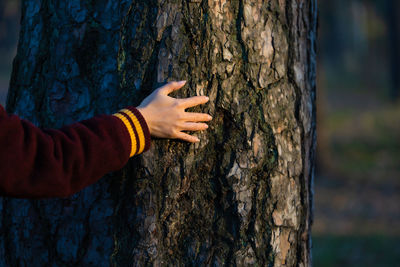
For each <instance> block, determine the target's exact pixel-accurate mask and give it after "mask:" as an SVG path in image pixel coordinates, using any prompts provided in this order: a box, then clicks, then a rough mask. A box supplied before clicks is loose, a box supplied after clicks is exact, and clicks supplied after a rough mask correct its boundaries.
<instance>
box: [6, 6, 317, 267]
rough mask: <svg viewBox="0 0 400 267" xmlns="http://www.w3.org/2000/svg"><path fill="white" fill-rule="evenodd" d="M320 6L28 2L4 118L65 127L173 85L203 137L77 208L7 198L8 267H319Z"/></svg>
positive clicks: (101, 188)
mask: <svg viewBox="0 0 400 267" xmlns="http://www.w3.org/2000/svg"><path fill="white" fill-rule="evenodd" d="M316 13H317V10H316V0H286V1H284V0H269V1H261V0H233V1H226V0H208V1H206V0H203V1H200V0H191V1H173V0H148V1H124V0H119V1H117V0H114V1H112V0H107V1H106V0H103V1H95V2H94V1H79V0H73V1H51V0H36V1H23V4H22V19H21V32H20V39H19V46H18V53H17V56H16V58H15V60H14V64H13V74H12V78H11V86H10V92H9V95H8V98H7V110H8V112H12V113H16V114H18V115H20V116H21V117H24V118H26V119H29V120H30V121H32V122H34V123H35V124H37V125H38V126H41V127H60V126H62V125H64V124H67V123H71V122H73V121H77V120H82V119H86V118H88V117H91V116H93V115H96V114H99V113H112V112H115V111H117V110H118V109H119V108H123V107H124V106H126V105H130V104H133V105H138V104H139V103H140V101H141V100H142V99H143V98H144V97H145V96H146V95H147V94H149V93H150V92H151V91H152V90H154V89H155V88H157V87H159V86H161V85H162V84H164V83H165V82H167V81H170V80H187V85H186V86H185V87H184V88H183V89H181V90H179V91H177V92H175V93H174V94H172V96H174V97H177V98H181V97H189V96H193V95H196V94H199V95H207V96H209V97H210V101H209V102H208V103H207V104H205V105H203V106H201V107H200V106H199V107H195V108H191V109H190V110H188V111H193V112H207V113H209V114H211V115H212V116H213V118H214V119H213V121H212V122H211V123H210V125H209V126H210V127H209V129H208V130H207V131H204V132H201V133H200V132H199V133H195V135H197V136H199V137H200V139H201V142H200V143H198V144H189V143H185V142H181V141H177V140H165V139H153V141H152V145H151V149H150V150H149V151H148V152H146V153H144V154H142V155H139V156H136V157H134V158H133V159H131V160H130V161H129V163H128V164H127V166H126V167H124V168H123V169H122V170H120V171H118V172H115V173H111V174H108V175H106V177H104V178H102V179H101V180H100V181H99V182H97V183H96V184H94V185H92V186H90V187H88V188H86V189H84V190H83V191H81V192H79V193H77V194H75V195H74V196H72V197H70V198H66V199H47V200H19V199H12V198H3V199H2V202H0V203H1V204H0V209H1V211H2V220H1V224H0V227H1V230H2V238H1V240H0V265H9V266H25V265H29V266H109V265H112V266H147V265H154V266H222V265H233V266H248V265H255V266H309V265H310V264H311V259H310V249H311V237H310V227H311V220H312V180H313V170H314V151H315V140H316V138H315V135H316V133H315V38H316Z"/></svg>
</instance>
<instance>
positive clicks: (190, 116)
mask: <svg viewBox="0 0 400 267" xmlns="http://www.w3.org/2000/svg"><path fill="white" fill-rule="evenodd" d="M184 119H185V120H187V121H210V120H212V117H211V116H210V115H208V114H206V113H195V112H185V115H184Z"/></svg>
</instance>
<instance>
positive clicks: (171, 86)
mask: <svg viewBox="0 0 400 267" xmlns="http://www.w3.org/2000/svg"><path fill="white" fill-rule="evenodd" d="M185 83H186V81H179V82H169V83H167V84H166V85H164V86H162V87H160V89H159V90H160V93H161V94H163V95H168V94H170V93H172V92H173V91H176V90H178V89H180V88H182V86H184V85H185Z"/></svg>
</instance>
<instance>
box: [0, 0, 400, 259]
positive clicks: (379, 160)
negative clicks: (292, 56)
mask: <svg viewBox="0 0 400 267" xmlns="http://www.w3.org/2000/svg"><path fill="white" fill-rule="evenodd" d="M318 5H319V33H318V34H319V36H318V73H317V82H318V88H317V106H318V109H317V120H318V125H317V127H318V145H317V152H318V153H317V157H318V158H317V171H316V176H315V185H314V191H315V201H314V205H315V207H314V211H315V212H314V225H313V259H314V266H400V1H398V0H334V1H333V0H319V1H318ZM19 20H20V2H19V0H1V1H0V103H1V104H2V105H3V106H4V105H5V101H6V94H7V89H8V84H9V80H10V74H11V69H12V60H13V58H14V56H15V54H16V48H17V42H18V32H19Z"/></svg>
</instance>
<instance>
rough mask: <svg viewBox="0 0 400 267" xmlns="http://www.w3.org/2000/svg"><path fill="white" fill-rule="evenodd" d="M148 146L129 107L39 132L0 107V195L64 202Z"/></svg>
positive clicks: (138, 117)
mask: <svg viewBox="0 0 400 267" xmlns="http://www.w3.org/2000/svg"><path fill="white" fill-rule="evenodd" d="M149 146H150V132H149V129H148V126H147V124H146V122H145V120H144V118H143V117H142V115H141V114H140V112H139V111H138V110H137V109H136V108H134V107H128V108H127V109H124V110H121V111H120V112H118V113H116V114H114V115H100V116H96V117H93V118H91V119H88V120H84V121H81V122H77V123H74V124H71V125H68V126H65V127H63V128H61V129H59V130H55V129H43V130H42V129H39V128H38V127H36V126H35V125H33V124H32V123H30V122H28V121H26V120H23V119H20V118H19V117H18V116H15V115H11V116H9V115H7V113H6V112H5V110H4V108H3V107H1V106H0V147H1V150H2V151H1V153H0V194H1V195H7V196H13V197H29V198H39V197H67V196H70V195H72V194H74V193H76V192H78V191H80V190H81V189H83V188H84V187H86V186H88V185H90V184H92V183H94V182H95V181H97V180H98V179H99V178H101V177H102V176H103V175H105V174H106V173H108V172H110V171H115V170H118V169H120V168H122V167H123V166H124V165H125V164H126V163H127V161H128V159H129V157H131V156H133V155H136V154H139V153H142V152H144V151H146V150H148V149H149Z"/></svg>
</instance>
